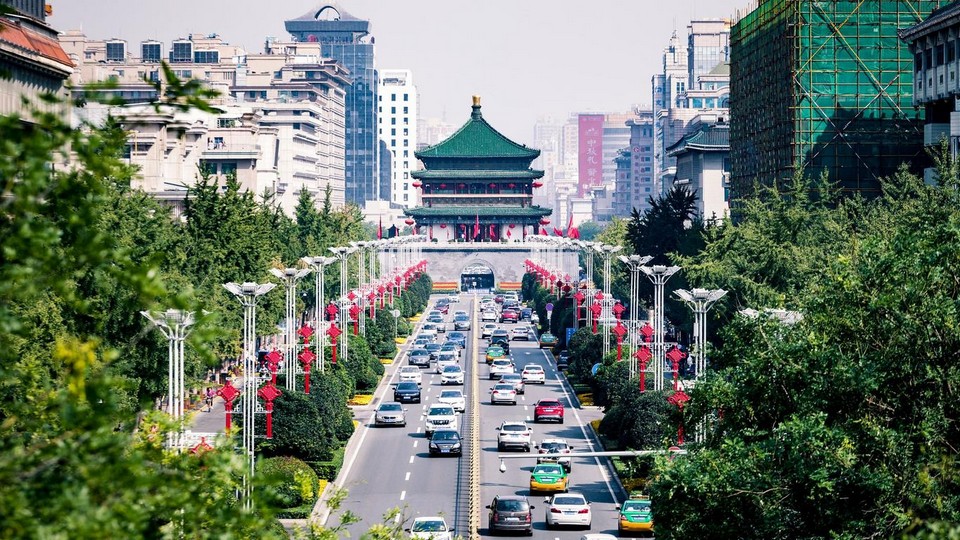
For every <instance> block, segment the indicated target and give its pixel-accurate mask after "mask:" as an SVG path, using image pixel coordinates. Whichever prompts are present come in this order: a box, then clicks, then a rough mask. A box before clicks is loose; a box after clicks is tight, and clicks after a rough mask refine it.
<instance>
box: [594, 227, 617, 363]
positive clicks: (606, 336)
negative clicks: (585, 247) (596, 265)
mask: <svg viewBox="0 0 960 540" xmlns="http://www.w3.org/2000/svg"><path fill="white" fill-rule="evenodd" d="M594 249H596V250H597V252H598V253H600V256H601V257H603V296H604V305H603V307H604V310H603V313H604V317H603V356H602V358H605V357H606V356H607V354H608V353H609V352H610V311H609V310H608V309H606V304H608V303H610V302H612V301H613V296H612V295H611V294H610V260H611V259H612V258H613V256H614V254H616V253H617V252H618V251H620V250H621V249H623V246H612V245H610V244H599V245H595V246H594Z"/></svg>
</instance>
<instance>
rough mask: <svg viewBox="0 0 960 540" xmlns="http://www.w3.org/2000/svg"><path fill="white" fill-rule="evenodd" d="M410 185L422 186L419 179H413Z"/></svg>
mask: <svg viewBox="0 0 960 540" xmlns="http://www.w3.org/2000/svg"><path fill="white" fill-rule="evenodd" d="M410 185H411V186H413V187H415V188H419V187H420V186H422V185H423V184H422V183H420V181H419V180H417V181H414V182H413V183H411V184H410Z"/></svg>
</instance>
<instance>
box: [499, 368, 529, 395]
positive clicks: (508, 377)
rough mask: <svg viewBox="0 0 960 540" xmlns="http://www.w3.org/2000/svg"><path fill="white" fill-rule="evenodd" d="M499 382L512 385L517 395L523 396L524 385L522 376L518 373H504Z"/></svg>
mask: <svg viewBox="0 0 960 540" xmlns="http://www.w3.org/2000/svg"><path fill="white" fill-rule="evenodd" d="M500 382H502V383H510V384H512V385H513V387H514V388H515V389H516V390H517V393H518V394H521V395H523V394H524V393H525V392H526V385H525V384H524V382H523V376H522V375H520V374H519V373H506V374H504V375H501V376H500Z"/></svg>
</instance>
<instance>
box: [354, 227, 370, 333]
mask: <svg viewBox="0 0 960 540" xmlns="http://www.w3.org/2000/svg"><path fill="white" fill-rule="evenodd" d="M350 245H351V246H353V248H354V249H356V250H357V251H356V253H357V292H358V294H359V296H360V299H359V300H358V301H357V305H358V306H360V309H361V311H363V308H364V305H363V300H364V294H363V288H364V285H365V284H366V281H367V278H366V276H365V274H366V273H367V252H366V249H367V247H368V246H369V245H370V243H369V242H366V241H361V242H350ZM359 323H360V333H361V334H364V335H366V333H367V325H366V320H365V319H364V317H363V316H362V315H361V317H360V319H359Z"/></svg>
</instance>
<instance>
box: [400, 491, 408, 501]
mask: <svg viewBox="0 0 960 540" xmlns="http://www.w3.org/2000/svg"><path fill="white" fill-rule="evenodd" d="M406 498H407V492H406V491H401V492H400V500H401V501H402V500H404V499H406Z"/></svg>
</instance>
